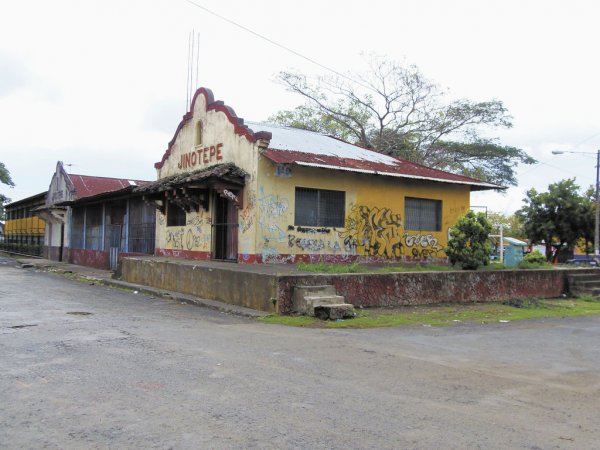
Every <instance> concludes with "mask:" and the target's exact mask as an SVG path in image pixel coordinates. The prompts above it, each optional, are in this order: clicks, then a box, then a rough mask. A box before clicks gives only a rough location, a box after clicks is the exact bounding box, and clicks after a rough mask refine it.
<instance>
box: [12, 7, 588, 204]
mask: <svg viewBox="0 0 600 450" xmlns="http://www.w3.org/2000/svg"><path fill="white" fill-rule="evenodd" d="M197 3H199V4H201V5H203V6H205V7H206V8H209V9H212V10H214V11H216V12H218V13H219V14H221V15H223V16H225V17H227V18H229V19H231V20H233V21H236V22H238V23H241V24H243V25H245V26H247V27H249V28H251V29H253V30H255V31H257V32H259V33H261V34H264V35H265V36H268V37H269V38H271V39H273V40H275V41H277V42H280V43H281V44H283V45H285V46H287V47H290V48H292V49H294V50H295V51H297V52H299V53H302V54H304V55H306V56H308V57H310V58H312V59H315V60H317V61H320V62H322V63H323V64H326V65H328V66H330V67H332V68H334V69H336V70H338V71H346V70H348V69H350V70H353V69H357V68H360V67H362V64H363V59H362V57H361V56H360V55H361V53H370V52H375V53H377V54H380V55H387V56H388V57H390V58H393V59H405V60H406V61H408V62H410V63H414V64H416V65H417V66H419V67H420V69H421V70H422V71H423V72H424V74H425V75H426V76H428V77H429V78H432V79H434V80H436V81H437V82H438V83H440V84H441V85H442V86H445V87H447V88H449V89H450V91H451V93H452V94H453V95H454V96H456V97H468V98H471V99H473V100H487V99H491V98H497V99H500V100H502V101H504V103H505V105H506V106H507V107H508V108H509V110H510V112H511V114H512V116H513V117H514V127H513V128H512V129H511V130H508V131H503V132H502V133H498V134H497V135H498V136H500V137H501V140H502V142H503V143H504V144H506V145H512V146H516V147H520V148H523V149H525V150H526V151H527V152H529V153H530V154H531V155H532V156H534V157H535V158H537V159H538V160H539V161H541V162H542V164H538V165H536V166H533V167H532V166H529V167H524V168H521V169H520V170H519V173H520V176H519V179H520V183H519V187H518V188H511V189H510V190H509V191H508V193H507V194H505V195H498V194H494V193H483V194H476V195H474V196H473V198H472V204H474V205H487V206H488V207H489V208H490V209H492V210H494V211H500V212H512V211H514V210H515V209H518V208H519V207H520V205H521V199H522V197H523V195H524V194H523V193H524V191H525V190H527V189H529V188H531V187H536V188H538V189H545V188H546V186H547V185H548V184H549V183H550V182H554V181H558V180H561V179H563V178H566V177H576V178H577V181H578V183H579V184H580V185H584V186H587V185H590V184H593V183H594V180H595V170H594V164H595V155H576V154H571V155H561V156H554V155H552V154H551V150H554V149H562V150H572V151H579V152H595V151H596V149H599V148H600V95H599V90H598V87H597V86H598V82H599V81H600V57H599V56H598V51H597V50H598V43H599V41H600V37H599V36H600V35H599V34H598V27H597V22H598V18H599V17H600V2H598V1H597V0H569V1H567V0H560V1H556V0H539V1H538V0H529V1H528V0H497V1H485V2H482V1H480V0H412V1H407V0H397V1H392V0H389V1H384V0H371V1H369V2H364V1H358V0H330V1H323V0H319V1H316V0H305V1H303V2H282V1H276V0H254V1H241V0H230V1H226V0H197ZM0 11H2V13H1V14H0V161H2V162H4V163H5V164H6V166H7V167H8V169H9V170H10V172H11V174H12V177H13V180H14V182H15V184H16V187H15V188H14V189H10V190H8V192H7V194H8V195H9V197H11V198H12V199H13V200H18V199H21V198H24V197H27V196H30V195H33V194H36V193H39V192H42V191H44V190H46V189H47V187H48V184H49V182H50V178H51V176H52V173H53V171H54V167H55V164H56V161H58V160H62V161H64V162H65V163H66V164H72V166H71V167H70V169H69V171H70V172H72V173H80V174H89V175H100V176H113V177H129V178H138V179H154V178H155V171H154V168H153V164H154V162H155V161H158V160H159V159H160V158H161V156H162V154H163V152H164V150H165V149H166V145H167V143H168V141H169V140H170V139H171V137H172V135H173V133H174V131H175V128H176V126H177V124H178V122H179V120H180V119H181V116H182V115H183V114H184V112H185V97H186V70H187V46H188V35H189V32H190V31H191V30H192V29H195V30H196V31H199V33H200V67H199V72H200V76H199V78H200V80H199V85H200V86H206V87H209V88H211V89H212V90H213V92H214V94H215V97H216V98H217V99H220V100H224V101H225V103H227V104H228V105H229V106H231V107H233V108H234V109H235V111H236V113H237V114H238V115H239V116H240V117H243V118H244V119H246V120H254V121H258V120H265V119H266V118H267V117H268V116H269V115H271V114H273V113H275V112H276V111H278V110H280V109H287V108H292V107H293V106H295V105H297V104H300V103H301V99H300V98H297V97H295V96H293V95H292V94H289V93H286V92H285V91H284V89H283V87H282V86H280V85H278V84H277V83H275V82H274V76H275V74H276V73H277V72H278V71H280V70H285V69H291V68H295V69H298V70H301V71H303V72H305V73H307V74H314V73H322V69H320V68H318V67H315V66H313V65H311V64H310V63H308V62H306V61H305V60H302V59H301V58H299V57H297V56H295V55H293V54H291V53H289V52H286V51H284V50H282V49H280V48H277V47H275V46H273V45H271V44H269V43H267V42H265V41H263V40H261V39H259V38H257V37H255V36H253V35H251V34H249V33H247V32H245V31H242V30H240V29H238V28H236V27H234V26H232V25H230V24H228V23H226V22H223V21H221V20H219V19H217V18H215V17H213V16H211V15H209V14H208V13H206V12H204V11H202V10H201V9H199V8H196V7H194V6H192V5H190V4H189V3H188V2H186V1H185V0H101V1H97V0H54V1H46V0H21V1H18V2H17V1H9V0H0ZM0 189H2V190H3V192H4V191H6V189H5V187H4V186H2V187H0Z"/></svg>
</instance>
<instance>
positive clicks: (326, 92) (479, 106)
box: [270, 57, 535, 184]
mask: <svg viewBox="0 0 600 450" xmlns="http://www.w3.org/2000/svg"><path fill="white" fill-rule="evenodd" d="M278 79H279V80H280V82H282V83H283V84H284V85H285V86H286V88H287V89H288V90H289V91H291V92H295V93H297V94H299V95H301V96H302V97H303V98H304V99H305V100H306V103H305V104H304V105H301V106H298V107H297V108H295V109H294V110H291V111H281V112H279V113H277V114H276V115H275V116H273V117H271V118H270V120H272V121H275V122H277V123H280V124H283V125H288V126H292V127H298V128H303V129H308V130H313V131H318V132H321V133H325V134H329V135H332V136H334V137H337V138H340V139H343V140H346V141H349V142H352V143H355V144H358V145H361V146H363V147H366V148H370V149H374V150H376V151H379V152H382V153H385V154H388V155H392V156H397V157H400V158H403V159H408V160H410V161H413V162H416V163H420V164H424V165H428V166H431V167H436V168H440V169H444V170H450V171H454V172H457V173H463V174H466V175H471V176H477V177H479V178H482V179H485V180H487V181H491V182H495V183H506V184H516V179H515V177H514V168H515V166H516V165H517V164H518V163H525V164H531V163H534V162H535V160H534V159H533V158H531V157H529V156H528V155H527V154H526V153H525V152H523V151H522V150H519V149H517V148H514V147H504V146H501V145H499V144H498V143H497V142H496V140H494V139H488V138H483V137H482V136H481V134H480V133H481V131H482V130H483V129H486V128H488V129H493V128H510V127H511V126H512V123H511V117H510V115H509V114H508V111H507V109H506V108H505V107H504V105H503V104H502V102H501V101H499V100H490V101H486V102H473V101H470V100H466V99H460V100H455V101H448V100H447V93H446V92H445V91H443V90H442V89H441V88H440V87H439V86H438V85H437V84H435V83H434V82H432V81H430V80H428V79H427V78H425V77H424V76H423V75H422V74H421V73H420V71H419V70H418V69H417V67H415V66H410V65H409V66H405V65H402V64H400V63H398V62H395V61H389V60H386V59H383V58H377V57H371V58H370V59H369V69H368V71H367V72H366V73H364V74H361V73H356V74H350V75H348V76H322V77H318V78H316V79H314V80H309V79H307V77H305V76H304V75H301V74H298V73H294V72H281V73H280V74H279V76H278Z"/></svg>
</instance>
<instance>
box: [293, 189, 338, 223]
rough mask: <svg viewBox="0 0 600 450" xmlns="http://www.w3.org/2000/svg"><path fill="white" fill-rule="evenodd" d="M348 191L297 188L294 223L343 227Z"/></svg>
mask: <svg viewBox="0 0 600 450" xmlns="http://www.w3.org/2000/svg"><path fill="white" fill-rule="evenodd" d="M345 205H346V193H345V192H343V191H329V190H325V189H310V188H303V187H297V188H296V211H295V217H294V224H295V225H300V226H304V227H343V226H344V216H345Z"/></svg>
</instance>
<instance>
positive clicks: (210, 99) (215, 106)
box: [154, 87, 271, 169]
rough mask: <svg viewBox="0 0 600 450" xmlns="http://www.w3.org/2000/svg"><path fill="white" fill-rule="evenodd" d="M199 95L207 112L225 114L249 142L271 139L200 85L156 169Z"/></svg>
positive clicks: (187, 119)
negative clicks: (253, 127)
mask: <svg viewBox="0 0 600 450" xmlns="http://www.w3.org/2000/svg"><path fill="white" fill-rule="evenodd" d="M199 95H204V98H205V104H206V111H207V112H208V111H220V112H222V113H223V114H225V116H226V117H227V119H228V120H229V122H231V124H232V125H233V127H234V132H235V133H236V134H238V135H240V136H245V137H246V139H248V141H249V142H251V143H254V142H256V141H258V140H259V139H265V140H270V139H271V133H270V132H267V131H259V132H256V133H255V132H254V131H252V130H251V129H250V128H248V126H247V125H244V119H242V118H240V117H238V116H237V115H236V113H235V111H234V110H233V108H231V107H230V106H227V105H226V104H225V103H224V102H223V101H221V100H217V101H215V97H214V95H213V93H212V91H211V90H210V89H207V88H203V87H201V88H200V89H198V90H197V91H196V93H195V94H194V97H193V99H192V103H191V105H190V110H189V111H188V112H187V113H186V114H185V115H184V116H183V118H182V119H181V122H179V125H178V126H177V130H175V135H174V136H173V139H171V141H170V142H169V146H168V148H167V150H166V151H165V153H164V155H163V157H162V159H161V160H160V161H159V162H157V163H155V164H154V167H155V168H156V169H161V168H162V166H163V164H164V163H165V161H166V160H167V158H168V157H169V156H170V155H171V149H172V147H173V144H174V143H175V140H176V139H177V136H178V134H179V132H180V131H181V129H182V128H183V127H184V125H185V124H186V123H187V122H188V121H189V120H190V119H192V117H193V111H194V106H195V103H196V99H197V98H198V96H199Z"/></svg>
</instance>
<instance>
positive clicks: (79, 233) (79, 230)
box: [71, 207, 85, 248]
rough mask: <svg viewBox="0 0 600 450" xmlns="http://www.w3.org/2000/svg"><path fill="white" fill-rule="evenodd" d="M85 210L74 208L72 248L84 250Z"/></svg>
mask: <svg viewBox="0 0 600 450" xmlns="http://www.w3.org/2000/svg"><path fill="white" fill-rule="evenodd" d="M84 223H85V208H84V207H79V208H73V209H72V216H71V248H83V229H84Z"/></svg>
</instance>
